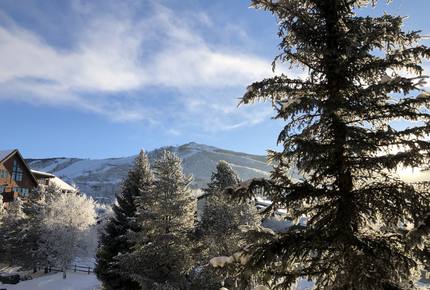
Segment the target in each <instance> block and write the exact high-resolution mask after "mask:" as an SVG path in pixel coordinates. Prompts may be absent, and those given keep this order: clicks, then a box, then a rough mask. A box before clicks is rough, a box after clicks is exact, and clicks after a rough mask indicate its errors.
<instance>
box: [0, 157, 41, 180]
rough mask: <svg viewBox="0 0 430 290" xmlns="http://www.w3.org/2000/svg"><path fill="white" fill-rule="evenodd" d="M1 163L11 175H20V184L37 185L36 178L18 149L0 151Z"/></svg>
mask: <svg viewBox="0 0 430 290" xmlns="http://www.w3.org/2000/svg"><path fill="white" fill-rule="evenodd" d="M0 163H1V164H2V165H3V167H4V168H6V169H7V171H8V172H9V174H10V175H15V176H17V177H18V180H17V181H16V182H17V183H18V184H20V185H23V186H25V187H28V188H33V187H37V185H38V183H37V180H36V178H35V177H34V176H33V174H32V173H31V170H30V168H29V167H28V165H27V163H26V162H25V160H24V159H23V158H22V156H21V154H20V153H19V151H18V150H17V149H15V150H3V151H0Z"/></svg>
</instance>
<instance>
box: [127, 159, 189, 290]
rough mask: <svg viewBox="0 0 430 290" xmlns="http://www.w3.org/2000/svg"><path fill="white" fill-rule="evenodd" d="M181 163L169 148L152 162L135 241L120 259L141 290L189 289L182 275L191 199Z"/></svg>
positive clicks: (186, 256)
mask: <svg viewBox="0 0 430 290" xmlns="http://www.w3.org/2000/svg"><path fill="white" fill-rule="evenodd" d="M181 163H182V162H181V159H180V158H179V157H178V156H176V155H175V154H174V153H172V152H169V151H163V152H162V153H161V154H160V158H159V159H158V160H156V161H155V164H154V167H153V168H154V176H155V182H154V187H153V189H152V191H151V194H150V195H148V196H145V197H144V198H142V199H141V200H140V202H139V206H138V216H137V221H138V223H139V226H140V232H139V233H137V235H136V237H137V241H136V244H135V245H134V246H133V251H132V252H131V253H130V254H127V255H124V256H123V257H122V258H121V267H122V268H123V271H125V272H128V273H129V276H130V277H131V278H133V279H134V280H135V281H138V282H139V284H140V285H141V287H142V289H189V288H188V282H187V279H186V275H187V273H188V271H189V270H190V268H191V266H192V256H191V252H190V247H191V245H190V240H189V235H190V232H191V230H192V228H193V222H194V212H195V199H194V197H193V196H192V192H191V189H190V183H191V178H190V177H188V176H186V175H185V174H184V173H183V171H182V164H181ZM135 240H136V239H135Z"/></svg>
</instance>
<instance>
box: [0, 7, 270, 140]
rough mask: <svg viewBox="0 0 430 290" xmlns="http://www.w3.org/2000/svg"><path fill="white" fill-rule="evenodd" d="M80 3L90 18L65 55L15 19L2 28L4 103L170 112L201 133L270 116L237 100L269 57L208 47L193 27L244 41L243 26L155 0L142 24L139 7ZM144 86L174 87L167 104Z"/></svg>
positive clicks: (156, 118) (124, 117)
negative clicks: (183, 13)
mask: <svg viewBox="0 0 430 290" xmlns="http://www.w3.org/2000/svg"><path fill="white" fill-rule="evenodd" d="M74 3H75V4H76V5H75V6H74V7H75V9H76V11H75V13H83V14H85V15H86V17H85V19H91V20H89V21H88V22H86V23H85V25H81V26H79V27H80V31H79V32H78V33H76V35H79V37H78V38H77V39H76V43H74V45H73V46H72V47H71V48H70V49H68V50H65V49H64V48H58V47H55V46H53V45H52V44H49V43H48V42H46V41H45V40H44V38H43V37H42V36H40V35H38V34H36V33H35V32H33V31H30V30H27V29H24V28H23V27H22V26H20V25H19V24H17V23H9V24H8V25H4V26H0V42H1V45H0V55H1V56H2V57H1V58H0V99H3V100H5V99H13V100H19V101H25V102H31V103H36V104H45V105H51V106H58V105H66V106H73V107H75V108H78V109H84V110H87V111H91V112H94V113H98V114H102V115H105V116H107V117H109V118H110V119H112V120H116V121H140V120H147V121H150V122H153V123H154V122H163V121H166V120H165V119H166V112H167V114H169V118H176V119H178V120H181V121H183V122H185V123H187V122H188V123H190V122H192V120H193V119H196V118H200V122H198V123H196V124H199V126H201V127H202V128H201V129H204V130H213V128H214V127H213V126H211V125H213V124H214V122H216V123H217V128H218V129H224V130H228V129H233V128H236V127H239V126H243V125H249V124H252V123H255V122H260V121H261V116H264V118H265V117H267V115H268V112H267V111H264V112H262V111H261V110H259V111H255V109H243V110H238V109H237V107H236V103H237V100H236V99H235V98H237V97H239V96H240V95H241V93H242V92H243V90H244V88H245V87H246V85H248V84H249V83H250V82H252V81H254V80H257V79H260V78H262V77H265V76H269V75H271V71H270V60H267V59H264V58H262V57H260V56H256V55H253V54H250V53H248V52H246V51H241V50H239V49H237V46H226V45H218V44H213V43H210V41H208V40H207V39H205V37H204V35H203V33H202V29H196V27H201V26H204V28H205V30H206V32H210V31H211V29H226V30H229V31H231V30H232V29H234V30H235V31H236V33H238V35H240V37H246V33H245V32H244V31H241V30H240V27H236V26H232V25H226V26H225V27H214V24H213V22H212V20H211V18H210V17H209V16H208V15H207V14H205V13H202V12H199V11H196V12H188V13H187V17H186V18H183V17H181V16H180V15H178V14H175V13H173V11H172V10H170V9H169V8H167V7H165V6H162V5H161V4H157V3H155V2H154V3H152V4H151V5H150V9H151V13H148V14H147V16H146V17H143V18H138V17H136V15H133V9H132V8H129V9H125V10H121V11H122V12H121V13H119V14H118V15H119V16H114V15H116V14H115V13H113V12H114V11H110V13H109V11H108V12H106V11H104V12H103V13H100V12H96V11H97V10H95V9H93V8H94V7H91V6H88V5H86V6H85V5H81V4H82V3H81V2H79V1H75V2H74ZM133 5H136V4H135V3H134V4H133ZM112 9H114V7H112ZM88 15H90V16H91V17H89V16H88ZM147 89H152V90H157V89H161V90H163V91H169V93H170V94H172V96H170V97H169V100H168V102H169V104H170V105H169V106H165V103H166V101H163V100H160V99H158V100H157V99H156V100H155V101H154V102H151V101H149V100H148V99H147V96H146V93H145V92H146V90H147ZM163 97H164V98H165V96H164V95H163ZM251 112H252V114H251ZM256 115H257V117H256ZM258 116H260V117H258ZM172 130H173V131H172V132H175V133H177V132H178V131H177V130H176V129H172Z"/></svg>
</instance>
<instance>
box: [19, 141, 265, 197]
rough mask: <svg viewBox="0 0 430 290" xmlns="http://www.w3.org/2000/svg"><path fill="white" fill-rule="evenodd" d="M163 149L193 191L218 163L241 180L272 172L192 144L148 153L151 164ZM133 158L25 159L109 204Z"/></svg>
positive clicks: (245, 158)
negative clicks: (175, 159)
mask: <svg viewBox="0 0 430 290" xmlns="http://www.w3.org/2000/svg"><path fill="white" fill-rule="evenodd" d="M163 149H168V150H171V151H174V152H176V153H177V154H178V155H179V156H180V157H181V158H182V160H183V163H182V165H183V168H184V172H185V173H186V174H188V175H193V178H194V181H193V187H195V188H202V187H205V186H206V183H207V182H208V181H209V179H210V176H211V173H212V171H213V170H214V169H215V166H216V164H217V163H218V162H219V161H220V160H225V161H227V162H229V163H230V164H231V166H232V167H233V169H234V170H235V171H236V172H237V173H238V174H239V176H240V177H241V178H242V179H243V180H246V179H249V178H253V177H264V176H267V175H268V172H269V171H270V170H271V167H270V166H269V165H268V164H267V163H266V157H265V156H259V155H251V154H246V153H240V152H234V151H229V150H224V149H220V148H216V147H212V146H207V145H202V144H197V143H194V142H191V143H188V144H184V145H181V146H177V147H174V146H170V147H163V148H160V149H155V150H153V151H150V152H148V156H149V158H150V160H151V162H152V161H153V160H155V158H156V157H157V155H158V154H160V152H161V151H162V150H163ZM135 157H136V156H129V157H122V158H108V159H79V158H46V159H27V162H28V164H29V166H30V167H31V168H32V169H34V170H40V171H45V172H50V173H53V174H55V175H57V176H58V177H60V178H62V179H64V180H65V181H68V182H69V183H74V184H76V185H77V186H78V187H79V189H80V190H81V191H82V192H85V193H87V194H89V195H91V196H93V197H95V198H97V199H107V200H112V199H113V197H114V196H115V193H117V192H118V189H119V187H120V184H121V181H122V179H123V178H124V176H125V175H126V174H127V171H128V170H129V169H130V167H131V165H132V164H133V161H134V158H135Z"/></svg>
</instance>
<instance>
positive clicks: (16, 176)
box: [12, 160, 23, 181]
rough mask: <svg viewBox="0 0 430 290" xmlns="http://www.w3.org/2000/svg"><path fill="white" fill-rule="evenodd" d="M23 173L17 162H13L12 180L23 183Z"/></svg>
mask: <svg viewBox="0 0 430 290" xmlns="http://www.w3.org/2000/svg"><path fill="white" fill-rule="evenodd" d="M22 176H23V172H22V169H21V167H19V166H18V162H17V161H16V160H14V161H13V169H12V179H13V180H15V181H22Z"/></svg>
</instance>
